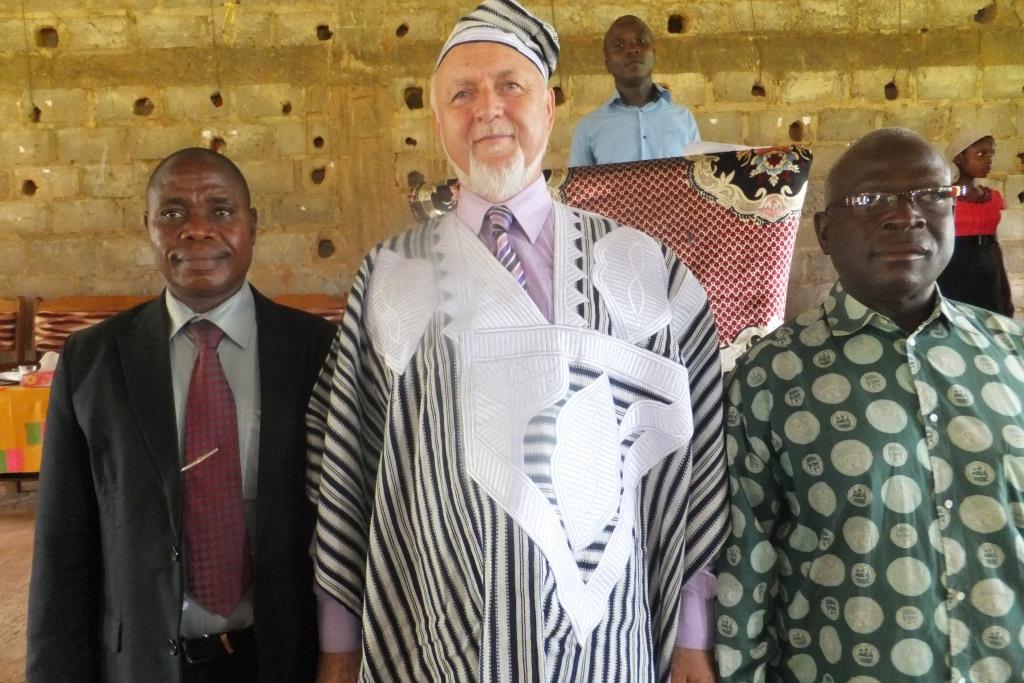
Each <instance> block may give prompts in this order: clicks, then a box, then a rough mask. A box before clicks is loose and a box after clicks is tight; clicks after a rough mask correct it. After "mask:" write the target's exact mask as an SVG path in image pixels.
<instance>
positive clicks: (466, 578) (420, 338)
mask: <svg viewBox="0 0 1024 683" xmlns="http://www.w3.org/2000/svg"><path fill="white" fill-rule="evenodd" d="M554 210H555V212H556V213H555V221H554V230H555V232H554V299H555V301H554V321H553V322H551V323H549V322H548V321H547V320H546V319H545V318H544V317H543V316H542V315H541V314H540V312H539V310H538V309H537V308H536V306H535V305H534V303H533V302H532V300H531V299H530V298H529V296H528V295H527V293H526V292H525V290H523V289H522V287H520V286H519V284H518V283H516V281H515V280H514V279H513V277H512V275H511V274H510V273H508V271H506V270H504V269H503V267H502V266H501V264H500V263H498V262H497V260H496V259H495V258H494V257H493V256H492V255H491V254H490V252H489V251H488V250H487V249H486V247H485V246H484V245H483V244H482V243H481V241H480V240H479V239H478V238H477V237H476V235H475V234H474V233H473V231H472V230H469V229H468V228H467V227H466V226H465V225H463V224H461V223H460V222H459V221H458V219H457V218H456V217H455V215H454V214H449V215H447V216H445V217H443V218H440V219H437V220H435V221H433V222H431V223H429V224H427V225H424V226H422V227H420V228H417V229H414V230H411V231H409V232H406V233H404V234H402V235H400V236H398V237H395V238H393V239H391V240H389V241H387V242H385V243H383V244H381V245H378V246H377V247H375V248H374V249H373V250H372V251H371V252H370V254H369V255H368V256H367V257H366V259H365V260H364V262H363V265H362V267H361V269H360V271H359V274H358V276H357V278H356V281H355V283H354V285H353V288H352V291H351V293H350V295H349V300H348V310H347V312H346V314H345V318H344V320H343V322H342V325H341V328H340V329H339V332H338V336H337V338H336V340H335V342H334V346H333V349H332V352H331V354H330V355H329V356H328V359H327V361H326V363H325V366H324V368H323V371H322V373H321V375H320V378H319V380H318V383H317V386H316V388H315V390H314V395H313V399H312V401H311V404H310V409H309V413H308V417H307V422H308V427H309V459H310V466H309V481H308V486H309V495H310V498H311V499H312V500H313V501H314V503H315V504H316V505H317V507H318V521H317V532H316V576H317V581H318V583H319V585H320V586H321V587H322V588H323V589H324V590H326V591H327V592H328V593H329V594H331V595H333V596H334V597H335V598H337V599H338V600H339V601H340V602H341V603H342V604H343V605H344V606H345V607H347V608H348V609H349V610H351V611H352V612H353V613H354V614H356V615H358V616H360V617H361V619H362V635H363V645H362V657H363V660H362V661H363V664H362V669H361V674H360V680H361V681H364V682H365V681H381V682H389V683H390V682H395V681H403V682H404V681H409V682H413V681H415V682H419V681H453V682H455V681H457V682H463V681H467V682H468V681H487V682H496V683H497V682H509V683H513V682H515V683H518V682H520V681H549V682H551V683H556V682H557V683H569V682H573V683H575V682H583V681H592V682H595V683H597V682H600V683H609V682H617V681H621V682H623V683H626V682H629V683H643V682H645V681H667V680H668V678H669V673H670V667H671V654H672V648H673V645H674V642H675V635H676V627H677V612H678V605H679V599H680V591H681V588H682V586H683V584H684V583H685V581H687V580H688V579H689V578H690V577H691V576H693V575H694V574H695V573H696V572H697V571H699V570H700V569H701V568H702V567H704V566H705V565H707V564H708V563H709V562H710V561H711V560H712V559H713V558H714V556H715V554H716V553H717V551H718V549H719V548H720V547H721V545H722V543H723V541H724V538H725V536H726V534H727V532H728V518H727V509H728V503H727V490H726V479H725V461H724V450H723V437H722V424H721V420H722V408H721V403H720V401H721V376H720V372H721V371H720V365H719V357H718V339H717V334H716V331H715V325H714V319H713V316H712V313H711V310H710V308H709V306H708V301H707V296H706V294H705V292H704V290H703V288H702V287H701V286H700V285H699V284H698V283H697V281H696V280H695V279H694V276H693V275H692V274H691V273H690V272H689V271H688V270H687V269H686V267H685V266H684V265H683V264H682V263H681V262H680V261H679V260H678V259H677V258H676V257H675V255H674V254H672V253H671V252H670V251H669V250H668V249H666V248H665V247H663V246H662V245H660V243H658V242H657V241H656V240H654V239H653V238H651V237H649V236H647V235H645V234H643V233H640V232H639V231H636V230H633V229H632V228H627V227H623V226H619V225H617V224H616V223H614V222H612V221H610V220H608V219H605V218H602V217H600V216H596V215H594V214H589V213H586V212H582V211H578V210H575V209H571V208H569V207H567V206H565V205H562V204H559V203H556V204H555V209H554Z"/></svg>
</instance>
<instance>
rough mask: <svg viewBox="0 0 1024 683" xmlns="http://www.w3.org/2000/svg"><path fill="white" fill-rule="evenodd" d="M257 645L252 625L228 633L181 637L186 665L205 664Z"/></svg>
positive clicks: (246, 650)
mask: <svg viewBox="0 0 1024 683" xmlns="http://www.w3.org/2000/svg"><path fill="white" fill-rule="evenodd" d="M255 647H256V636H255V635H254V632H253V627H252V626H249V627H247V628H243V629H239V630H237V631H228V632H226V633H210V634H207V635H204V636H199V637H198V638H181V653H182V654H183V655H184V657H185V663H186V665H188V664H205V663H207V662H212V661H213V660H215V659H219V658H221V657H230V656H231V655H234V654H241V653H245V652H248V651H250V650H253V649H255Z"/></svg>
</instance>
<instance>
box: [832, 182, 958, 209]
mask: <svg viewBox="0 0 1024 683" xmlns="http://www.w3.org/2000/svg"><path fill="white" fill-rule="evenodd" d="M965 194H967V188H966V187H965V186H963V185H944V186H942V187H923V188H921V189H919V190H907V191H906V192H861V193H860V194H854V195H850V196H849V197H843V198H842V199H837V200H836V201H834V202H831V203H829V205H828V206H826V207H825V213H828V212H829V211H830V210H831V209H833V208H835V207H837V206H848V207H850V208H852V209H854V210H855V211H864V212H879V213H881V212H884V211H891V210H893V209H895V208H896V206H897V205H898V204H899V201H900V197H906V198H907V200H908V201H909V202H910V203H911V204H913V205H914V206H916V207H918V208H919V209H932V210H936V209H945V208H947V207H948V206H949V200H951V199H953V198H955V197H962V196H963V195H965Z"/></svg>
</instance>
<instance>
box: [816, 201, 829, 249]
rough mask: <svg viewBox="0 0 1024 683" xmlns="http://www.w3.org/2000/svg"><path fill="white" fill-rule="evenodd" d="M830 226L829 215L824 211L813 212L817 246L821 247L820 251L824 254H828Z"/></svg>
mask: <svg viewBox="0 0 1024 683" xmlns="http://www.w3.org/2000/svg"><path fill="white" fill-rule="evenodd" d="M830 227H832V226H831V219H830V218H829V215H828V214H827V213H825V212H824V211H818V212H816V213H815V214H814V234H815V235H816V236H817V238H818V246H820V247H821V253H823V254H825V256H828V255H829V243H828V238H829V234H828V231H829V228H830Z"/></svg>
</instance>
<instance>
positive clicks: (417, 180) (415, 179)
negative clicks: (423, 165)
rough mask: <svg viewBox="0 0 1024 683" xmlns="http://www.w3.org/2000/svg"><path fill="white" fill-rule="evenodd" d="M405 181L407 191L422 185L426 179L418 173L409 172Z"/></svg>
mask: <svg viewBox="0 0 1024 683" xmlns="http://www.w3.org/2000/svg"><path fill="white" fill-rule="evenodd" d="M405 180H406V182H407V183H408V184H409V189H410V190H411V189H413V188H415V187H419V186H420V185H422V184H423V181H424V180H426V178H424V177H423V174H422V173H420V172H419V171H409V175H408V176H406V179H405Z"/></svg>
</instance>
